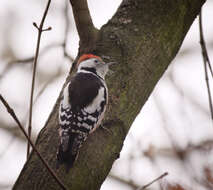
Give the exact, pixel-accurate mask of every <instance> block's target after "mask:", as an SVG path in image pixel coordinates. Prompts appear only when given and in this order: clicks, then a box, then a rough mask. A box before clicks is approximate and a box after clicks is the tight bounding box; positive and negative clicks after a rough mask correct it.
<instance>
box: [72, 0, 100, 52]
mask: <svg viewBox="0 0 213 190" xmlns="http://www.w3.org/2000/svg"><path fill="white" fill-rule="evenodd" d="M70 3H71V6H72V10H73V15H74V18H75V23H76V28H77V31H78V35H79V38H80V42H79V53H78V54H79V55H81V54H83V53H89V52H92V51H94V49H95V42H96V40H97V37H98V30H97V29H96V28H95V27H94V25H93V22H92V18H91V15H90V12H89V8H88V4H87V0H70Z"/></svg>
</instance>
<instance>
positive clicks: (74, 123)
mask: <svg viewBox="0 0 213 190" xmlns="http://www.w3.org/2000/svg"><path fill="white" fill-rule="evenodd" d="M108 65H109V64H107V63H104V62H103V61H102V59H101V58H100V57H98V56H94V55H92V54H86V55H83V56H81V57H80V59H79V61H78V70H77V73H76V74H75V76H74V77H73V78H72V79H71V81H70V82H69V83H68V84H67V86H66V87H65V89H64V92H63V98H62V101H61V104H60V108H59V125H60V128H59V135H60V143H59V148H58V153H57V161H58V166H59V165H60V164H65V165H66V167H67V171H69V169H70V168H71V167H72V166H73V163H74V161H75V160H76V158H77V156H78V152H79V149H80V147H81V146H82V143H83V142H84V141H85V140H86V139H87V137H88V135H89V134H90V133H92V132H93V131H94V130H95V129H96V128H97V127H98V126H99V125H100V123H101V121H102V119H103V117H104V112H105V110H106V105H107V101H108V100H107V99H108V90H107V86H106V83H105V80H104V77H105V75H106V73H107V72H108Z"/></svg>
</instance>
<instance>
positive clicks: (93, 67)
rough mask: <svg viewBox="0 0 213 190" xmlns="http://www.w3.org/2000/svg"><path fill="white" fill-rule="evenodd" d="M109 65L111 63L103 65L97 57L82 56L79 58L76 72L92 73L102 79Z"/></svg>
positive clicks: (91, 55)
mask: <svg viewBox="0 0 213 190" xmlns="http://www.w3.org/2000/svg"><path fill="white" fill-rule="evenodd" d="M111 64H112V62H110V63H105V62H104V61H103V60H102V59H101V57H99V56H96V55H93V54H84V55H82V56H81V57H80V58H79V60H78V63H77V67H78V72H82V71H85V72H92V73H95V74H97V75H99V76H100V77H101V78H104V77H105V75H106V74H107V72H108V71H109V66H110V65H111Z"/></svg>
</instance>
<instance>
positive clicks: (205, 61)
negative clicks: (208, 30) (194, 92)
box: [199, 10, 213, 122]
mask: <svg viewBox="0 0 213 190" xmlns="http://www.w3.org/2000/svg"><path fill="white" fill-rule="evenodd" d="M199 29H200V45H201V49H202V55H203V64H204V71H205V80H206V87H207V93H208V99H209V109H210V114H211V119H212V122H213V105H212V96H211V90H210V86H209V77H208V68H207V64H208V66H209V69H210V72H211V75H212V79H213V73H212V69H211V63H210V60H209V56H208V52H207V48H206V43H205V40H204V36H203V26H202V10H201V11H200V14H199Z"/></svg>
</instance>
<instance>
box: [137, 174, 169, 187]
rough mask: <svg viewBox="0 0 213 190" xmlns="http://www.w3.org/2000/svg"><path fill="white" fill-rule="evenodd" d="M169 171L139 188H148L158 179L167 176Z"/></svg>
mask: <svg viewBox="0 0 213 190" xmlns="http://www.w3.org/2000/svg"><path fill="white" fill-rule="evenodd" d="M168 174H169V173H168V172H165V173H163V174H162V175H160V176H159V177H157V178H156V179H154V180H152V181H151V182H149V183H148V184H146V185H144V186H142V187H140V188H138V189H137V190H143V189H146V188H147V187H149V186H150V185H152V184H153V183H155V182H156V181H158V180H160V179H162V178H164V177H165V176H167V175H168Z"/></svg>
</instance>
